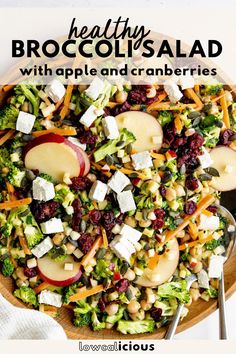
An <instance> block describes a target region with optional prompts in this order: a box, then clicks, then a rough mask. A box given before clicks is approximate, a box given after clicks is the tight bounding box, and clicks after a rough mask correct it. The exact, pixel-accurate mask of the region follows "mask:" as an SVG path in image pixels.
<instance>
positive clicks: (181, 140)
mask: <svg viewBox="0 0 236 354" xmlns="http://www.w3.org/2000/svg"><path fill="white" fill-rule="evenodd" d="M185 143H186V140H185V139H184V138H177V139H175V141H174V142H173V145H172V146H173V148H175V149H177V148H178V147H180V146H182V145H184V144H185Z"/></svg>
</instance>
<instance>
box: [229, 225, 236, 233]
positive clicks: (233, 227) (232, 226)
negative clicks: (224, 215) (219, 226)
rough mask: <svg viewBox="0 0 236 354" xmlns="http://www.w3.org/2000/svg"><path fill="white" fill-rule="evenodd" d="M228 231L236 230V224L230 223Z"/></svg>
mask: <svg viewBox="0 0 236 354" xmlns="http://www.w3.org/2000/svg"><path fill="white" fill-rule="evenodd" d="M227 231H228V232H235V226H234V225H229V226H228V229H227Z"/></svg>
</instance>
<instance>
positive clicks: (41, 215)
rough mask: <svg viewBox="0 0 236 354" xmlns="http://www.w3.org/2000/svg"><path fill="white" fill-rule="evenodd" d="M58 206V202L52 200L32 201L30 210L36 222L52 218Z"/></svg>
mask: <svg viewBox="0 0 236 354" xmlns="http://www.w3.org/2000/svg"><path fill="white" fill-rule="evenodd" d="M59 207H60V204H59V203H58V202H54V201H48V202H45V203H38V202H34V203H32V205H31V211H32V213H33V215H34V217H35V219H36V221H37V222H44V221H47V220H49V219H51V218H53V217H54V216H55V214H56V212H57V209H58V208H59Z"/></svg>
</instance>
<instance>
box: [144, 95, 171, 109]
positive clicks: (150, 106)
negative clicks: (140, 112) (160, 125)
mask: <svg viewBox="0 0 236 354" xmlns="http://www.w3.org/2000/svg"><path fill="white" fill-rule="evenodd" d="M166 97H167V93H166V92H164V91H163V92H162V93H160V94H159V95H158V100H157V101H155V102H153V103H151V104H150V105H149V106H148V107H147V112H151V111H155V107H156V105H157V104H159V103H161V102H162V101H163V100H164V99H165V98H166Z"/></svg>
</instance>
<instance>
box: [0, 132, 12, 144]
mask: <svg viewBox="0 0 236 354" xmlns="http://www.w3.org/2000/svg"><path fill="white" fill-rule="evenodd" d="M14 133H15V130H9V131H8V132H7V133H6V134H5V135H3V136H2V137H1V138H0V146H1V145H3V144H4V143H5V142H6V141H7V140H9V139H11V138H12V137H13V135H14Z"/></svg>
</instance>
